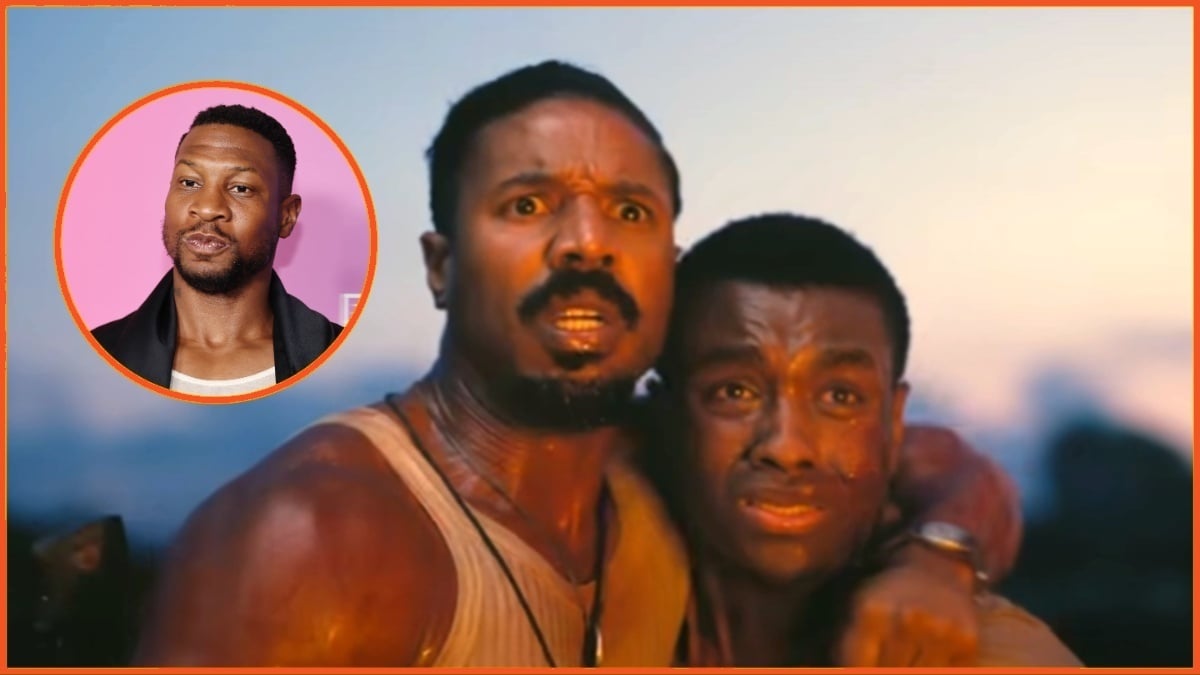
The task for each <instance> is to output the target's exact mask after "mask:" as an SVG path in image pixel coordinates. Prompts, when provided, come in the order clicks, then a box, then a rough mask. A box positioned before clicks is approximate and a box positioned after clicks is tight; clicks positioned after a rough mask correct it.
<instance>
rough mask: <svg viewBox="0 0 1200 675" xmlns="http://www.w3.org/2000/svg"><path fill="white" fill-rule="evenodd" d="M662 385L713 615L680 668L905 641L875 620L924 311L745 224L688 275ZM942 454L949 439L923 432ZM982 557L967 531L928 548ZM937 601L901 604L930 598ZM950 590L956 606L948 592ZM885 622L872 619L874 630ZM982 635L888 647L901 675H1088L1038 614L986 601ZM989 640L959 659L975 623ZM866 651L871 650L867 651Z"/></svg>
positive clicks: (789, 230)
mask: <svg viewBox="0 0 1200 675" xmlns="http://www.w3.org/2000/svg"><path fill="white" fill-rule="evenodd" d="M676 279H677V295H676V304H675V314H674V316H673V318H672V324H671V328H670V331H669V337H668V340H667V347H666V350H665V352H664V354H665V355H664V357H663V358H662V359H661V360H660V362H659V367H658V372H659V375H660V376H661V377H662V378H663V379H662V383H663V384H662V386H661V387H659V388H658V389H657V396H656V399H657V400H656V401H655V402H654V404H653V405H656V406H657V409H658V411H659V412H660V414H661V415H662V417H663V418H665V419H668V420H671V421H672V422H671V423H670V425H669V427H668V428H670V429H674V430H676V431H677V432H678V433H677V434H676V435H675V437H674V438H665V439H664V441H663V443H662V447H663V448H664V449H666V450H667V451H666V452H664V453H662V455H661V457H662V459H663V460H664V464H663V465H662V466H660V467H659V469H660V471H659V473H658V475H659V478H660V482H662V484H663V485H664V489H665V490H666V491H667V492H668V494H670V495H671V502H672V504H673V505H675V506H676V507H677V508H678V510H679V513H680V518H681V520H682V522H683V523H684V524H685V526H686V529H687V532H688V539H689V542H690V543H691V544H692V547H693V551H694V557H693V563H694V566H695V570H696V572H695V578H696V581H695V588H696V592H695V597H694V602H693V606H692V612H691V614H690V617H689V626H688V631H687V633H686V635H685V637H684V639H683V641H682V642H683V644H682V645H681V649H680V654H679V658H680V660H681V661H682V662H683V663H686V664H688V665H707V666H731V665H732V666H820V665H842V664H844V663H845V662H846V660H847V658H848V656H849V655H850V654H851V653H852V652H854V651H856V650H859V649H861V648H862V645H859V644H855V639H854V638H853V636H849V638H848V634H847V631H846V630H845V626H846V625H847V624H849V625H850V626H851V627H853V626H854V625H855V624H856V623H862V622H868V623H871V622H883V623H887V622H889V621H891V620H892V619H891V616H890V615H889V612H887V611H886V609H887V608H884V611H878V610H877V609H875V608H873V607H872V606H873V605H874V604H875V599H874V598H875V596H877V595H878V593H879V591H880V589H881V588H885V587H887V586H889V585H894V583H893V582H892V581H890V580H889V579H888V574H884V575H880V576H874V577H873V575H875V574H877V573H878V571H879V568H880V566H881V563H882V561H881V557H880V556H881V552H882V551H886V550H887V546H886V545H885V542H887V541H888V540H889V539H892V540H895V541H903V540H904V539H903V538H901V539H895V537H894V535H895V534H896V530H895V528H894V527H893V525H894V523H889V522H888V520H889V518H887V517H886V515H885V506H886V505H887V503H888V501H889V499H894V498H895V496H896V495H895V494H894V493H893V491H892V489H891V488H890V486H891V485H892V484H893V481H894V478H895V476H896V473H897V471H898V470H901V466H900V464H901V460H902V458H901V457H900V454H899V449H900V446H901V443H902V439H903V438H904V437H905V435H906V432H907V433H910V434H911V433H912V431H913V430H911V429H908V430H906V428H905V425H904V405H905V401H906V398H907V395H908V385H907V384H906V383H905V382H904V381H903V375H904V368H905V361H906V360H907V353H908V345H909V334H910V329H909V319H908V311H907V309H906V305H905V301H904V297H903V295H902V294H901V292H900V290H899V288H898V287H897V286H896V283H895V281H894V280H893V279H892V277H891V275H890V274H889V273H888V271H887V269H886V268H885V267H884V266H883V264H882V263H880V262H879V260H878V259H877V258H876V257H875V255H874V254H873V253H872V252H871V251H870V250H869V249H867V248H866V247H864V246H862V245H861V244H859V243H858V242H857V241H855V240H854V238H853V237H851V236H850V235H848V234H846V233H845V232H843V231H841V230H839V229H838V228H836V227H834V226H832V225H828V224H826V223H823V222H821V221H819V220H815V219H811V218H805V217H801V216H793V215H790V214H773V215H765V216H757V217H752V218H747V219H744V220H741V221H737V222H734V223H731V224H729V225H727V226H726V227H724V228H722V229H721V230H718V231H717V232H715V233H713V234H711V235H709V236H708V237H706V238H705V239H704V240H702V241H701V242H700V243H698V244H696V245H695V246H694V247H693V248H692V250H691V251H689V252H688V254H687V255H686V256H684V257H683V259H682V260H681V261H680V263H679V266H678V273H677V276H676ZM919 433H920V434H922V435H926V436H929V437H930V439H931V442H935V443H936V442H937V441H936V438H937V435H938V433H937V432H936V431H932V430H929V429H924V430H921V431H920V432H919ZM913 535H914V536H915V537H916V538H917V541H918V542H920V543H924V544H925V545H927V546H928V547H930V548H932V549H935V550H943V551H950V552H960V553H962V554H964V556H968V559H967V560H965V561H964V562H966V563H967V564H966V565H963V567H962V571H963V574H962V576H963V577H964V578H963V581H964V582H965V583H971V582H972V581H973V577H974V576H975V575H974V574H973V573H972V572H973V570H972V567H973V566H974V564H975V561H972V560H969V554H970V553H971V551H970V548H971V542H970V541H969V539H965V538H962V534H961V532H959V531H957V530H956V529H955V528H954V527H953V526H950V525H947V524H942V525H940V526H937V527H933V526H927V527H925V528H922V529H920V530H918V531H917V532H915V533H913ZM929 590H930V587H929V586H926V587H923V588H908V589H903V588H898V589H896V591H897V592H909V593H923V592H927V591H929ZM933 590H936V588H935V589H933ZM864 608H865V611H864ZM971 610H972V611H971V613H970V615H966V616H962V617H957V618H956V617H953V616H942V617H933V618H932V619H931V620H930V621H929V623H928V625H927V626H926V630H925V631H924V634H923V635H919V636H918V635H913V636H909V638H910V639H899V640H882V641H878V642H877V643H876V644H875V645H873V646H872V648H873V649H874V650H875V651H876V654H875V656H874V659H873V660H874V661H876V662H877V663H878V664H879V665H886V666H925V667H933V666H971V665H981V666H1042V667H1047V666H1078V665H1080V664H1079V661H1078V660H1077V659H1076V658H1075V656H1074V655H1073V654H1072V653H1071V652H1070V650H1068V649H1067V648H1066V647H1065V646H1064V645H1063V644H1062V643H1061V642H1060V641H1059V640H1058V639H1057V638H1056V637H1055V636H1054V634H1053V633H1052V632H1050V630H1049V629H1048V628H1047V627H1046V626H1045V625H1044V624H1043V623H1041V622H1040V621H1038V620H1037V619H1036V618H1034V617H1033V616H1031V615H1029V614H1028V613H1027V612H1024V611H1023V610H1021V609H1019V608H1017V607H1015V606H1014V605H1012V604H1011V603H1008V602H1007V601H1005V600H1003V599H1001V598H999V597H996V596H992V595H987V594H981V595H980V596H979V598H978V602H977V603H976V604H975V605H974V607H972V608H971ZM956 620H957V621H960V622H964V623H977V624H978V632H977V635H976V640H975V641H974V642H969V643H966V644H964V643H963V642H962V641H961V640H960V639H958V634H959V633H960V632H961V631H960V629H959V628H958V627H957V626H955V625H954V622H955V621H956ZM850 632H851V633H853V631H850Z"/></svg>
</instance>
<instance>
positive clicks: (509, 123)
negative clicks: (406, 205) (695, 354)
mask: <svg viewBox="0 0 1200 675" xmlns="http://www.w3.org/2000/svg"><path fill="white" fill-rule="evenodd" d="M458 186H459V194H458V202H457V210H456V219H455V228H456V229H455V231H454V234H453V241H452V243H449V244H448V245H447V246H446V249H445V251H446V253H445V255H444V257H439V255H438V246H439V245H441V244H440V243H439V242H441V238H440V237H437V236H436V235H434V236H431V235H426V238H425V239H424V240H423V243H424V245H425V250H426V263H427V266H428V268H429V272H430V286H431V288H432V289H433V290H434V293H435V296H440V299H441V302H442V304H443V305H444V306H446V307H447V309H448V330H449V331H450V335H451V338H452V339H453V340H454V342H455V347H456V349H457V350H458V351H460V352H463V353H467V354H470V355H471V358H472V361H473V362H474V363H475V364H476V366H477V367H480V368H482V369H483V370H484V371H485V374H486V375H489V376H491V377H496V378H522V379H525V380H530V381H538V382H543V383H550V384H551V385H552V387H553V388H556V391H559V392H561V393H562V394H565V395H569V396H570V395H586V394H587V392H594V391H595V390H596V389H598V388H603V387H604V386H605V385H606V384H609V383H613V382H622V383H628V384H629V385H630V386H631V384H632V382H633V381H634V380H636V378H637V377H639V376H640V375H641V374H642V373H643V372H644V371H645V370H647V369H648V368H649V367H650V365H651V364H652V363H653V360H654V358H655V356H656V355H657V353H658V351H659V350H660V349H661V347H662V341H663V338H664V334H665V328H666V322H667V315H668V313H669V311H670V299H671V293H672V288H673V272H674V258H675V248H674V235H673V231H672V230H673V228H672V221H673V219H674V213H673V204H672V201H671V185H670V183H669V181H668V177H667V173H666V171H665V169H664V167H663V164H662V162H661V160H660V158H659V155H658V151H657V148H656V146H655V145H654V143H652V142H651V140H650V139H649V138H647V137H646V135H645V134H644V133H643V132H642V131H641V130H640V129H638V128H637V127H636V126H634V125H633V124H632V123H631V122H630V121H629V120H628V119H627V118H626V117H625V116H624V115H622V114H621V113H619V112H617V111H615V110H613V109H612V108H609V107H607V106H605V105H602V104H599V103H595V102H592V101H589V100H583V99H578V98H554V99H547V100H544V101H540V102H538V103H535V104H533V105H530V106H528V107H527V108H524V109H522V110H520V111H518V112H516V113H514V114H511V115H508V116H506V117H503V118H501V119H498V120H496V121H494V122H492V123H490V124H488V125H487V126H485V127H484V128H483V129H482V130H481V131H480V132H479V133H478V135H477V136H476V138H475V139H474V142H473V144H472V150H471V152H470V154H469V156H468V158H467V162H466V163H465V166H464V168H463V171H462V175H461V177H460V180H459V182H458ZM572 277H574V280H575V281H576V283H574V284H570V283H566V284H564V283H559V282H560V281H564V280H565V281H571V280H572ZM629 393H630V392H629V388H628V387H626V389H625V390H624V394H623V395H624V396H628V394H629Z"/></svg>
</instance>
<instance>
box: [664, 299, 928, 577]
mask: <svg viewBox="0 0 1200 675" xmlns="http://www.w3.org/2000/svg"><path fill="white" fill-rule="evenodd" d="M682 320H683V321H685V322H687V323H686V325H687V329H686V330H685V331H683V338H682V340H681V345H680V346H681V351H682V353H681V359H680V364H681V365H680V370H681V372H680V373H679V374H678V375H676V378H677V379H679V382H678V384H676V385H674V387H673V390H674V391H675V392H677V393H676V394H675V396H676V404H675V409H677V410H679V411H680V412H681V414H682V420H681V422H682V428H683V436H682V446H683V448H682V452H683V453H684V455H683V460H684V461H683V462H682V464H683V474H684V475H681V476H680V477H679V478H680V479H681V480H683V481H685V482H684V483H682V485H684V486H686V487H685V488H684V489H683V491H682V492H683V495H684V496H683V499H684V506H685V509H686V512H687V513H686V516H687V517H688V518H689V519H691V521H692V523H693V525H694V529H695V531H698V532H699V533H700V536H701V537H703V538H704V539H705V540H706V543H707V545H708V546H710V547H711V549H712V552H714V553H715V554H717V555H718V556H720V557H722V558H724V559H725V560H726V561H727V562H729V563H732V564H734V565H736V566H738V567H741V568H743V569H745V570H747V571H749V572H751V573H753V574H754V575H756V576H758V577H760V578H762V579H764V580H767V581H769V582H772V583H789V582H792V581H796V580H800V579H812V580H814V581H816V580H820V579H822V578H824V577H826V576H828V575H830V574H832V573H834V572H836V571H837V570H839V569H840V568H842V567H843V566H845V565H846V563H847V562H849V561H850V559H851V557H852V556H853V555H854V553H855V551H856V550H857V549H858V548H859V547H860V546H861V544H862V542H863V541H864V540H865V539H866V538H867V537H868V536H869V534H870V532H871V530H872V528H873V527H874V525H875V524H876V522H877V519H878V516H879V512H880V509H881V508H882V507H883V505H884V503H885V500H886V498H887V492H888V482H889V480H890V478H891V474H892V472H893V470H894V466H895V464H894V462H895V459H896V452H897V450H898V447H899V442H900V439H901V434H902V433H903V422H902V419H903V411H904V401H905V396H906V388H905V386H903V385H895V384H894V378H893V375H892V373H893V364H892V361H893V357H892V341H891V339H890V337H889V335H888V331H887V328H886V324H885V320H884V314H883V311H882V309H881V307H880V306H879V304H878V302H877V301H876V300H874V299H873V298H872V297H870V296H869V295H866V294H863V293H859V292H856V291H851V290H845V289H838V288H833V287H806V288H775V287H769V286H764V285H758V284H751V283H742V282H732V281H727V282H721V283H717V284H714V285H711V286H709V287H707V288H705V289H702V290H700V291H699V294H698V295H696V296H695V297H692V298H690V299H689V300H688V306H687V311H686V312H685V313H684V316H683V319H682Z"/></svg>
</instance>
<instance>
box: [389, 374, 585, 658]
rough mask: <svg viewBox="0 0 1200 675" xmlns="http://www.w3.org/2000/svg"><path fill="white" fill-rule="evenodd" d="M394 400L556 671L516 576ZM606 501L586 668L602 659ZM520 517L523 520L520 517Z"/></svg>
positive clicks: (394, 408)
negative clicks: (477, 535)
mask: <svg viewBox="0 0 1200 675" xmlns="http://www.w3.org/2000/svg"><path fill="white" fill-rule="evenodd" d="M395 396H396V394H395V393H389V394H387V395H386V396H384V401H385V402H386V403H387V404H388V407H390V408H391V409H392V412H394V413H396V416H397V417H398V418H399V419H400V423H401V424H402V425H403V426H404V429H405V431H407V432H408V435H409V437H410V438H411V439H412V443H413V445H414V446H416V448H417V450H418V451H419V452H420V453H421V455H422V456H423V457H424V458H425V461H426V462H428V463H429V465H430V466H431V467H433V470H434V472H435V473H437V475H438V478H440V479H441V480H442V483H443V484H444V485H445V486H446V489H447V490H449V491H450V495H451V496H452V497H453V498H454V501H455V503H456V504H458V507H459V508H460V509H461V510H462V512H463V514H464V515H466V517H467V520H469V521H470V522H471V525H472V526H473V527H474V528H475V531H476V533H478V534H479V537H480V539H482V540H483V544H484V546H486V547H487V549H488V552H489V553H490V554H491V555H492V558H493V559H495V561H496V564H497V565H498V566H499V567H500V571H501V572H503V573H504V577H505V578H506V579H507V580H508V584H509V586H510V587H511V588H512V590H513V593H514V594H515V595H516V596H517V602H518V603H520V605H521V609H522V611H523V612H524V614H525V618H526V620H528V622H529V626H530V628H531V629H533V633H534V636H535V637H536V638H537V641H538V646H539V647H541V650H542V656H543V658H545V659H546V664H547V665H549V666H550V667H557V666H558V663H557V661H555V659H554V654H553V653H552V652H551V651H550V646H549V644H547V642H546V636H545V634H544V633H543V632H542V627H541V625H540V624H538V620H537V617H536V616H534V613H533V608H532V607H530V606H529V600H528V599H527V598H526V597H525V593H524V592H523V591H522V590H521V585H520V584H519V583H517V578H516V576H514V575H513V573H512V570H511V569H510V568H509V566H508V561H507V560H505V558H504V555H503V554H501V553H500V549H499V548H497V547H496V544H495V542H494V541H492V538H491V536H490V535H489V534H488V533H487V529H486V528H484V527H483V524H482V523H480V522H479V519H478V518H477V517H476V515H475V511H474V509H472V508H471V507H470V505H468V504H467V502H466V499H465V498H463V496H462V495H461V494H459V492H458V490H457V489H455V487H454V485H453V483H451V482H450V478H449V476H447V475H446V473H445V472H444V471H442V468H441V466H440V465H439V464H438V463H437V462H436V461H434V459H433V456H432V455H431V454H430V453H429V451H428V450H427V449H426V448H425V445H424V443H422V442H421V439H420V437H419V436H417V433H416V430H415V429H414V428H413V426H412V423H411V422H410V421H409V419H408V416H407V415H405V414H404V412H403V411H402V410H401V409H400V406H398V405H396V403H395V401H393V397H395ZM480 476H481V477H482V478H484V480H485V481H487V482H488V484H489V485H491V486H492V489H494V490H497V491H498V492H499V493H500V495H501V496H502V497H504V498H505V499H506V500H508V502H509V503H510V504H512V505H513V506H514V507H515V506H516V504H515V503H514V502H513V501H512V499H511V498H510V497H509V496H508V495H507V493H505V492H504V491H503V490H499V488H498V487H497V486H496V485H495V484H494V483H492V482H491V481H490V480H488V479H487V477H486V476H483V475H482V474H480ZM607 498H608V490H607V488H606V489H605V490H604V492H603V493H602V494H601V499H600V503H599V507H598V509H597V512H598V515H597V524H596V525H597V537H598V541H599V543H598V546H597V553H596V569H595V577H594V578H595V580H596V587H595V591H594V593H593V599H592V611H591V612H590V613H589V614H588V615H587V616H586V620H585V622H584V624H585V626H584V636H583V654H582V658H581V659H580V660H581V662H582V663H583V665H584V666H585V667H589V668H590V667H595V666H597V665H599V663H600V661H601V659H602V658H603V656H604V642H603V637H602V635H601V633H600V616H601V614H602V612H603V606H604V548H605V544H606V543H607V541H608V538H607V536H606V534H607V527H606V526H607V521H608V519H607V518H605V517H604V512H605V508H606V506H607V503H606V502H607ZM517 511H518V513H521V511H520V509H519V508H518V509H517ZM522 516H523V517H524V515H523V514H522ZM560 562H561V561H560Z"/></svg>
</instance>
